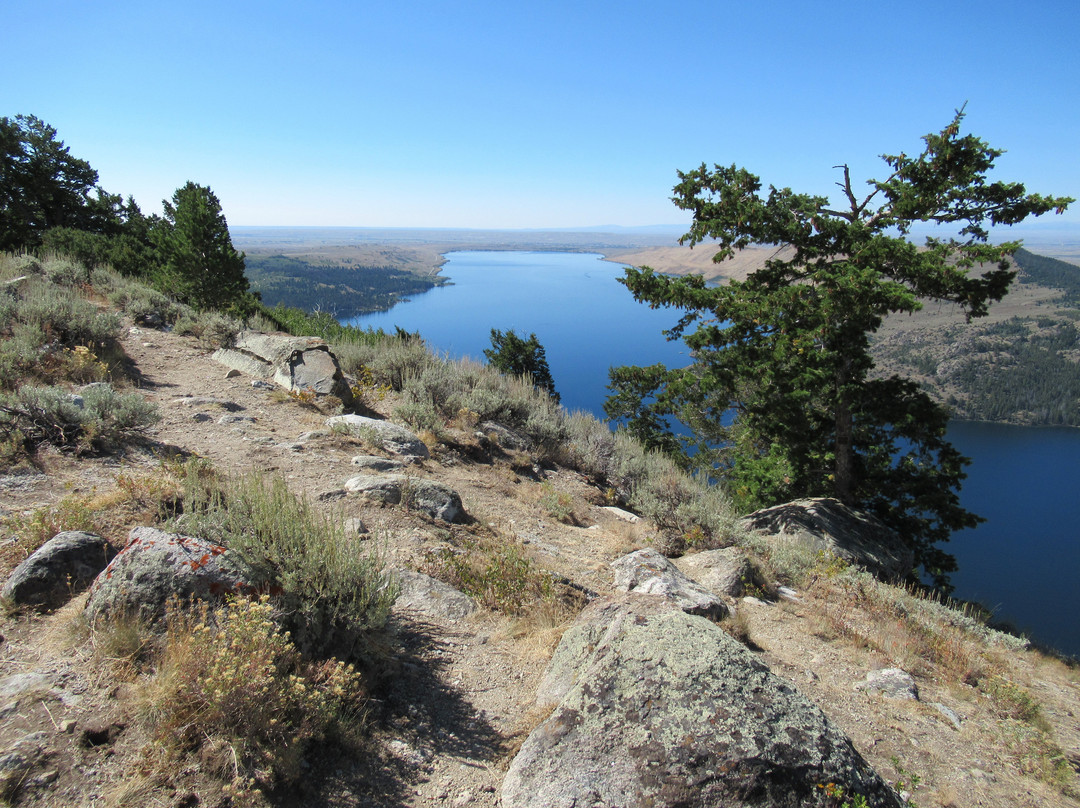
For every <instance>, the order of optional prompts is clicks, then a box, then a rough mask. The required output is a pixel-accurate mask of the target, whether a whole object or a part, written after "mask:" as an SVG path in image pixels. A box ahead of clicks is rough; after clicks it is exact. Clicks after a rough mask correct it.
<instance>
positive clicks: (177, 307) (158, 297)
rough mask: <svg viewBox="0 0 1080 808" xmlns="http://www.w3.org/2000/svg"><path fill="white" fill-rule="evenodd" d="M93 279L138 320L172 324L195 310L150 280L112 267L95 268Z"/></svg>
mask: <svg viewBox="0 0 1080 808" xmlns="http://www.w3.org/2000/svg"><path fill="white" fill-rule="evenodd" d="M90 281H91V283H92V284H93V286H94V288H95V289H96V290H97V291H98V292H99V293H101V294H103V295H105V297H107V298H108V300H109V303H111V304H112V305H113V306H116V307H117V308H118V309H120V310H122V311H123V312H124V313H125V314H127V315H128V316H129V317H131V319H132V320H134V321H135V322H136V323H149V324H150V325H154V326H156V325H159V324H160V325H169V324H172V323H174V322H176V320H177V319H178V318H179V317H180V316H182V315H184V314H189V315H190V314H192V309H191V308H190V307H188V306H185V305H184V304H182V303H177V302H176V301H175V300H173V299H172V298H171V297H169V296H168V295H165V294H163V293H162V292H160V291H158V290H157V289H155V288H154V287H152V286H150V285H149V284H147V283H144V282H142V281H139V280H136V279H134V278H130V277H126V276H124V275H121V274H119V273H118V272H114V271H113V270H111V269H108V268H101V267H99V268H97V269H94V270H93V272H91V274H90Z"/></svg>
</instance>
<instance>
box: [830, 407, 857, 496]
mask: <svg viewBox="0 0 1080 808" xmlns="http://www.w3.org/2000/svg"><path fill="white" fill-rule="evenodd" d="M835 454H836V460H835V467H834V472H833V475H834V476H833V493H834V494H835V496H836V498H837V499H838V500H840V501H841V502H843V503H844V504H845V505H854V504H855V501H854V499H855V497H854V488H855V479H854V477H855V463H854V450H853V448H852V424H851V408H850V407H849V406H848V402H847V398H846V397H845V396H844V395H843V394H840V395H839V396H838V397H837V400H836V447H835Z"/></svg>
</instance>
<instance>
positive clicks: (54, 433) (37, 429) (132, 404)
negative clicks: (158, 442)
mask: <svg viewBox="0 0 1080 808" xmlns="http://www.w3.org/2000/svg"><path fill="white" fill-rule="evenodd" d="M157 421H158V413H157V408H156V407H155V406H154V405H153V404H152V403H150V402H149V401H147V400H146V399H144V398H143V397H142V396H140V395H139V394H138V393H124V394H122V393H117V392H116V391H115V390H113V388H112V387H111V386H110V385H108V384H93V385H89V386H88V387H87V388H85V390H84V391H83V394H82V395H81V396H78V395H74V394H72V393H69V392H68V391H67V390H64V389H63V388H60V387H31V386H26V387H22V388H20V389H19V390H18V391H17V392H16V393H14V394H10V395H6V396H0V436H4V435H9V434H11V433H13V432H14V431H15V430H18V431H19V432H21V433H22V434H23V436H24V438H25V440H26V442H27V444H28V446H29V447H33V446H37V445H38V444H41V443H45V442H48V443H51V444H52V445H54V446H57V447H60V448H76V449H78V450H88V449H96V450H108V449H113V448H116V447H117V446H119V445H120V444H123V443H126V442H129V441H132V440H135V439H136V438H138V437H140V436H142V435H143V434H144V433H145V432H146V430H147V429H149V428H150V427H151V426H152V425H153V424H155V423H157Z"/></svg>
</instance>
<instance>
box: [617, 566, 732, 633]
mask: <svg viewBox="0 0 1080 808" xmlns="http://www.w3.org/2000/svg"><path fill="white" fill-rule="evenodd" d="M611 566H612V568H613V569H614V570H615V588H616V589H618V590H620V591H622V592H638V593H639V594H647V595H657V596H659V597H662V598H666V599H667V600H670V601H672V602H673V603H675V604H676V605H677V606H678V607H679V608H680V609H682V610H683V611H684V612H687V613H689V614H697V615H701V616H702V617H708V618H709V619H711V620H723V619H724V618H725V617H727V613H728V607H727V604H725V603H724V601H722V600H721V599H720V598H718V597H717V596H716V595H714V594H713V593H712V592H710V591H709V590H707V589H705V587H703V586H701V584H699V583H697V581H693V580H691V579H690V578H687V577H686V576H685V575H683V574H682V572H680V571H679V568H678V567H676V566H675V565H674V564H672V563H671V562H670V561H668V560H667V559H666V558H664V556H662V555H660V553H658V552H656V550H653V549H651V548H646V549H644V550H635V551H634V552H633V553H630V554H629V555H625V556H623V557H622V558H620V559H617V560H615V561H613V562H611Z"/></svg>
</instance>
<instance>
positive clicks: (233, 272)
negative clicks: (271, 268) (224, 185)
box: [152, 182, 250, 309]
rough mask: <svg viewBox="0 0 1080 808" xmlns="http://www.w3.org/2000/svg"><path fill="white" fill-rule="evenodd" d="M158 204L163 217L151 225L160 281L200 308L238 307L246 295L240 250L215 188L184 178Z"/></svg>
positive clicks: (172, 292)
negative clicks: (170, 195) (185, 180)
mask: <svg viewBox="0 0 1080 808" xmlns="http://www.w3.org/2000/svg"><path fill="white" fill-rule="evenodd" d="M163 204H164V206H165V220H164V221H163V222H159V223H158V225H157V226H156V227H154V229H153V230H152V237H153V241H154V244H155V246H156V247H157V250H158V253H159V255H160V259H161V263H162V269H161V273H162V283H163V286H164V287H165V288H166V289H167V290H168V291H169V292H170V293H171V294H173V295H174V296H175V297H176V298H177V299H178V300H180V301H182V302H184V303H188V304H190V305H192V306H195V307H196V308H199V309H228V308H230V307H231V308H243V306H244V304H245V303H246V302H247V301H248V300H249V299H250V296H249V295H248V281H247V278H246V277H245V276H244V254H243V253H239V252H237V251H236V249H235V248H234V247H233V243H232V239H231V238H230V236H229V226H228V224H226V222H225V216H224V214H223V213H222V212H221V204H220V203H219V202H218V198H217V197H216V196H215V195H214V192H213V191H211V190H210V189H209V188H207V187H204V186H202V185H197V184H196V183H194V182H188V183H187V184H186V185H184V186H183V187H182V188H178V189H177V190H176V193H174V194H173V197H172V201H169V200H164V202H163Z"/></svg>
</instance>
